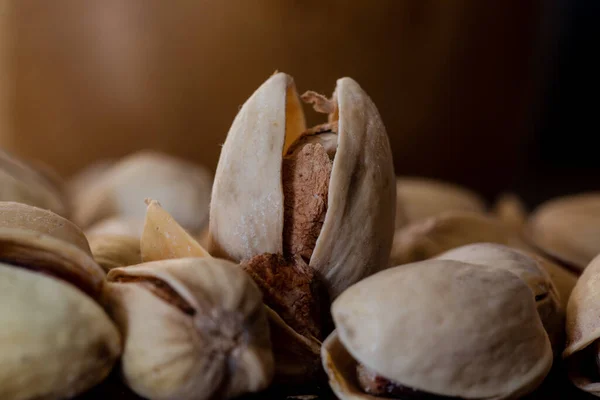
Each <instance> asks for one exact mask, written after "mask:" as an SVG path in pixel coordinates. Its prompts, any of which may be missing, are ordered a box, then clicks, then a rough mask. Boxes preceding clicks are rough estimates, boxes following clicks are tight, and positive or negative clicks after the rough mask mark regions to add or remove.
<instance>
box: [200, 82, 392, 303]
mask: <svg viewBox="0 0 600 400" xmlns="http://www.w3.org/2000/svg"><path fill="white" fill-rule="evenodd" d="M333 101H334V102H335V103H336V104H337V108H338V110H337V111H336V112H334V114H332V115H330V122H332V121H331V120H332V119H335V118H336V117H339V120H338V146H337V152H336V154H335V158H334V160H333V167H332V171H331V177H330V180H329V190H328V203H327V214H326V216H325V220H324V223H323V226H322V229H321V232H320V235H319V237H318V239H317V242H316V246H315V248H314V251H313V253H312V257H311V259H310V263H309V265H310V266H311V267H313V268H315V269H316V270H317V271H319V272H320V273H321V274H322V276H323V277H324V279H325V281H326V283H327V285H328V287H329V291H330V294H331V296H332V297H335V296H337V295H338V294H339V293H340V292H341V291H343V290H344V289H345V288H346V287H347V286H349V285H350V284H352V283H354V282H356V281H358V280H360V279H361V278H363V277H365V276H368V275H370V274H371V273H373V272H376V271H378V270H380V269H381V268H383V267H385V266H387V262H388V257H389V249H390V246H391V239H392V235H393V229H394V218H395V203H396V199H395V177H394V172H393V165H392V156H391V150H390V147H389V142H388V138H387V133H386V131H385V127H384V126H383V123H382V121H381V118H380V116H379V113H378V111H377V108H376V107H375V105H374V104H373V102H372V101H371V99H370V98H369V97H368V95H367V94H366V93H365V92H364V91H363V90H362V88H361V87H360V86H359V85H358V84H357V83H356V82H355V81H354V80H352V79H350V78H342V79H339V80H338V81H337V85H336V89H335V92H334V94H333ZM305 128H306V127H305V122H304V116H303V112H302V108H301V106H300V100H299V98H298V95H297V93H296V89H295V86H294V82H293V79H292V78H291V77H290V76H288V75H286V74H283V73H277V74H275V75H273V76H272V77H271V78H269V79H268V80H267V81H266V82H265V83H264V84H263V85H262V86H261V87H260V88H258V89H257V90H256V92H254V94H253V95H252V96H251V97H250V98H249V99H248V100H247V101H246V103H245V104H244V105H243V107H242V109H241V110H240V112H239V113H238V115H237V116H236V118H235V120H234V122H233V124H232V126H231V129H230V131H229V134H228V136H227V140H226V141H225V144H224V145H223V149H222V151H221V156H220V159H219V164H218V166H217V172H216V175H215V183H214V188H213V193H212V200H211V213H210V235H211V248H210V250H211V253H212V254H213V255H215V256H222V257H225V258H228V259H232V260H235V261H238V262H239V261H241V260H244V259H249V258H251V257H253V256H255V255H259V254H263V253H280V254H281V253H282V250H283V249H282V246H283V237H282V235H283V215H284V199H283V188H282V177H281V170H282V159H283V154H284V153H285V152H286V151H287V149H288V147H289V146H290V144H291V143H292V142H293V141H294V140H295V139H296V138H298V137H299V136H300V134H301V133H302V132H303V131H304V130H305ZM375 204H376V205H377V207H374V205H375ZM356 249H360V251H356Z"/></svg>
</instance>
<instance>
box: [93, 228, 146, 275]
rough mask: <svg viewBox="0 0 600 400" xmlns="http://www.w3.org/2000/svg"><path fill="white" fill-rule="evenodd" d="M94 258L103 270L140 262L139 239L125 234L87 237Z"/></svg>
mask: <svg viewBox="0 0 600 400" xmlns="http://www.w3.org/2000/svg"><path fill="white" fill-rule="evenodd" d="M89 242H90V248H91V250H92V255H93V256H94V260H96V262H97V263H98V265H100V266H101V267H102V268H103V269H104V271H106V272H108V271H110V270H111V269H113V268H117V267H126V266H128V265H135V264H139V263H141V262H142V256H141V251H140V240H139V239H138V238H135V237H132V236H125V235H96V236H90V237H89Z"/></svg>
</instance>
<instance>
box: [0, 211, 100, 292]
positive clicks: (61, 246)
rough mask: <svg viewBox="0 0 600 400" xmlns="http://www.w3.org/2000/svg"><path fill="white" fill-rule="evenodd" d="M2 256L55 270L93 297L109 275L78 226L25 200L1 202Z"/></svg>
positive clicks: (32, 266)
mask: <svg viewBox="0 0 600 400" xmlns="http://www.w3.org/2000/svg"><path fill="white" fill-rule="evenodd" d="M0 259H2V260H4V261H5V262H10V263H13V264H17V265H20V266H26V267H28V268H32V269H45V270H48V271H51V272H52V273H53V274H55V275H57V276H60V277H64V278H65V280H67V281H73V282H75V283H76V284H77V286H79V287H80V288H81V289H83V290H84V291H86V292H87V293H88V294H90V295H92V296H93V297H98V296H99V295H100V292H101V288H102V283H103V281H104V277H105V273H104V271H103V270H102V268H100V267H99V266H98V264H96V262H94V260H93V258H92V253H91V250H90V247H89V244H88V242H87V239H86V238H85V236H84V235H83V233H82V232H81V230H79V228H78V227H77V226H75V225H74V224H72V223H71V222H70V221H68V220H66V219H64V218H63V217H61V216H59V215H57V214H54V213H53V212H51V211H47V210H42V209H40V208H36V207H33V206H29V205H25V204H21V203H12V202H0Z"/></svg>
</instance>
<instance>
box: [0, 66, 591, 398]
mask: <svg viewBox="0 0 600 400" xmlns="http://www.w3.org/2000/svg"><path fill="white" fill-rule="evenodd" d="M303 103H307V104H309V105H312V108H313V109H314V111H315V112H317V113H321V114H325V117H324V118H323V119H324V122H323V123H322V124H320V125H317V126H314V127H307V126H306V122H305V114H304V113H305V111H306V110H305V106H304V105H303ZM599 253H600V192H599V193H585V194H578V195H573V196H569V197H564V198H560V199H556V200H550V201H548V202H547V203H544V204H542V205H540V206H539V207H538V208H537V209H535V210H534V211H533V212H532V213H529V212H528V210H527V207H526V206H525V205H524V203H523V202H522V201H521V199H520V198H519V197H518V196H517V195H515V194H510V193H507V194H505V195H502V196H501V197H499V198H498V199H497V201H496V203H495V204H493V205H490V204H488V203H487V202H486V201H485V200H484V199H483V198H482V197H480V196H479V195H477V194H476V193H473V192H472V191H470V190H469V189H467V188H463V187H460V186H458V185H454V184H450V183H445V182H440V181H437V180H433V179H427V178H419V177H409V176H399V177H398V176H396V175H395V172H394V168H393V161H392V152H391V150H390V145H389V142H388V135H387V132H386V130H385V127H384V124H383V122H382V119H381V117H380V115H379V112H378V110H377V108H376V106H375V104H374V103H373V101H372V100H371V99H370V97H369V96H368V95H367V93H366V92H365V91H364V90H363V88H361V86H360V85H359V84H358V83H357V82H356V81H354V80H353V79H351V78H342V79H339V80H338V81H337V83H336V85H335V90H334V92H333V94H332V96H331V97H326V96H323V95H320V94H318V93H315V92H312V91H307V92H305V93H304V94H303V95H299V94H298V92H297V90H296V86H295V83H294V80H293V78H292V77H290V76H289V75H287V74H284V73H276V74H274V75H272V76H271V77H270V78H269V79H267V80H266V81H265V82H264V83H263V84H262V85H261V86H260V87H259V88H258V89H257V90H256V91H255V92H254V93H253V94H252V95H251V96H250V97H249V98H248V100H247V101H246V102H245V103H244V105H243V106H242V107H241V108H240V110H239V112H238V114H237V116H236V117H235V119H234V121H233V123H232V125H231V128H230V130H229V132H228V134H227V138H226V140H225V142H224V144H223V146H222V148H221V155H220V159H219V163H218V166H217V168H216V173H215V174H214V176H213V175H212V174H211V173H210V172H209V171H208V170H207V169H206V168H204V167H202V166H199V165H196V164H193V163H191V162H189V161H185V160H181V159H178V158H175V157H172V156H169V155H166V154H162V153H159V152H157V151H151V150H142V151H140V152H137V153H133V154H131V155H129V156H127V157H124V158H122V159H119V160H103V161H98V162H96V163H94V164H93V165H90V166H89V167H87V168H85V169H84V170H83V171H81V172H80V173H79V174H77V175H76V176H73V177H71V178H69V179H64V180H63V179H62V178H60V177H58V176H57V175H56V174H55V173H54V172H52V171H51V170H50V169H49V168H47V167H41V166H40V164H37V163H35V164H34V163H31V162H30V163H28V162H25V161H22V160H19V159H18V158H17V157H15V156H14V155H11V154H8V153H5V152H1V151H0V354H1V356H0V399H2V400H39V399H45V400H53V399H57V400H58V399H73V398H77V397H78V396H80V395H81V394H83V393H85V392H86V391H88V390H89V389H91V388H93V387H94V386H96V385H98V384H99V383H101V382H102V381H103V380H105V379H106V378H107V377H108V376H109V374H110V373H111V371H113V370H114V371H116V373H118V376H119V377H120V379H121V380H122V381H123V383H124V384H125V385H126V386H128V387H129V388H130V389H131V390H132V391H133V392H135V393H136V394H137V395H139V396H141V397H143V398H147V399H151V400H201V399H230V398H236V397H239V396H242V395H243V394H246V393H255V392H262V391H264V390H265V389H267V388H269V387H270V386H271V385H275V384H277V385H306V384H311V383H315V382H317V383H318V382H321V383H323V384H325V383H328V384H329V386H330V387H331V389H332V391H333V392H334V393H335V395H336V396H337V397H339V398H340V399H343V400H344V399H345V400H350V399H352V400H360V399H365V400H368V399H376V398H398V399H416V398H419V399H436V398H438V399H517V398H520V397H523V396H525V395H527V394H529V393H532V392H535V391H536V389H537V388H538V387H539V386H540V385H541V384H542V383H543V382H544V380H545V379H546V377H547V375H548V373H549V372H550V370H551V369H552V367H553V365H556V364H557V363H565V365H567V368H566V370H567V371H568V375H569V378H570V379H571V381H572V382H573V384H574V385H575V386H577V387H579V388H580V389H582V390H584V391H587V392H589V393H592V394H594V395H597V396H598V397H600V340H599V339H600V257H597V255H598V254H599Z"/></svg>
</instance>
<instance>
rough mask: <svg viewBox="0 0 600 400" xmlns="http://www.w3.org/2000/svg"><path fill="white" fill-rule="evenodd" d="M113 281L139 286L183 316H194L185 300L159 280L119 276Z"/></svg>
mask: <svg viewBox="0 0 600 400" xmlns="http://www.w3.org/2000/svg"><path fill="white" fill-rule="evenodd" d="M114 281H115V282H118V283H125V284H136V285H140V286H141V287H143V288H144V289H146V290H149V291H150V292H152V293H153V294H154V295H155V296H157V297H159V298H160V299H162V300H164V301H165V302H167V303H168V304H170V305H172V306H173V307H176V308H178V309H179V310H180V311H181V312H183V313H184V314H186V315H190V316H193V315H195V314H196V310H195V309H194V307H192V305H191V304H190V303H189V302H188V301H187V300H185V299H184V298H183V297H182V296H181V295H180V294H179V293H177V292H176V291H175V290H174V289H173V288H172V287H171V286H170V285H169V284H167V283H166V282H163V281H161V280H160V279H157V278H151V277H143V276H128V275H120V276H118V277H116V278H115V280H114Z"/></svg>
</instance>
